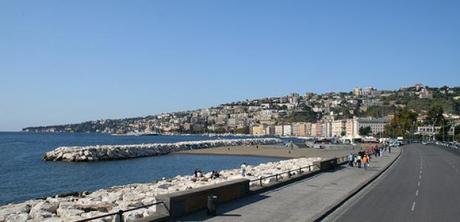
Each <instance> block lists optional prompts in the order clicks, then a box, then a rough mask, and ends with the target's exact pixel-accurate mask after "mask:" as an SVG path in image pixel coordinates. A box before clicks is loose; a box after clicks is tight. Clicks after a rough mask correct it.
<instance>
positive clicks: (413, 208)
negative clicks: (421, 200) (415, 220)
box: [410, 201, 415, 211]
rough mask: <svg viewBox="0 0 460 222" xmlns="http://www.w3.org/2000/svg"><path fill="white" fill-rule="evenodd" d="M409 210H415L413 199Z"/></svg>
mask: <svg viewBox="0 0 460 222" xmlns="http://www.w3.org/2000/svg"><path fill="white" fill-rule="evenodd" d="M410 210H411V211H414V210H415V201H414V202H412V208H411V209H410Z"/></svg>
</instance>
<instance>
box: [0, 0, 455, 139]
mask: <svg viewBox="0 0 460 222" xmlns="http://www.w3.org/2000/svg"><path fill="white" fill-rule="evenodd" d="M459 11H460V1H439V0H436V1H389V0H386V1H369V0H365V1H353V0H350V1H342V0H337V1H332V0H330V1H329V0H325V1H309V0H304V1H251V0H249V1H248V0H243V1H237V0H232V1H215V0H210V1H189V0H184V1H171V0H168V1H102V0H101V1H94V0H80V1H59V0H56V1H47V0H43V1H21V0H18V1H9V0H4V1H0V131H5V130H19V129H21V128H22V127H26V126H35V125H49V124H64V123H73V122H80V121H85V120H94V119H101V118H122V117H135V116H144V115H149V114H156V113H160V112H169V111H180V110H189V109H195V108H203V107H208V106H211V105H217V104H221V103H225V102H231V101H237V100H241V99H246V98H260V97H266V96H278V95H284V94H288V93H290V92H299V93H304V92H307V91H312V92H326V91H350V90H351V89H352V88H353V87H356V86H374V87H377V88H384V89H397V88H399V87H400V86H407V85H412V84H414V83H417V82H421V83H424V84H427V85H431V86H441V85H445V84H447V85H450V86H454V85H456V86H458V85H460V84H459V83H460V74H459V73H460V13H458V12H459Z"/></svg>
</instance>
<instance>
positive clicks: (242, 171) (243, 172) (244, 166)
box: [241, 163, 247, 177]
mask: <svg viewBox="0 0 460 222" xmlns="http://www.w3.org/2000/svg"><path fill="white" fill-rule="evenodd" d="M246 167H247V166H246V163H243V164H241V176H243V177H245V176H246Z"/></svg>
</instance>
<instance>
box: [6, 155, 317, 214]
mask: <svg viewBox="0 0 460 222" xmlns="http://www.w3.org/2000/svg"><path fill="white" fill-rule="evenodd" d="M319 160H321V158H299V159H290V160H283V161H279V162H268V163H263V164H260V165H257V166H250V165H249V166H248V167H247V168H246V178H248V179H251V180H252V179H258V178H261V177H264V176H270V175H275V174H279V173H281V172H285V171H289V170H292V172H293V174H296V173H297V172H298V171H296V170H297V169H299V168H300V167H304V166H308V165H311V164H312V163H313V162H315V161H319ZM304 171H308V169H305V170H304ZM219 174H220V177H219V178H215V179H211V173H205V174H204V176H203V177H194V176H193V175H187V176H176V177H174V178H170V179H163V180H160V181H156V182H153V183H145V184H130V185H125V186H117V187H112V188H109V189H101V190H97V191H95V192H92V193H85V192H83V193H81V194H80V195H78V196H69V197H48V198H46V199H44V200H29V201H26V202H23V203H19V204H9V205H4V206H0V222H12V221H15V222H22V221H24V222H25V221H27V222H33V221H49V222H51V221H52V222H64V221H75V220H81V219H85V218H90V217H95V216H98V215H103V214H106V213H108V212H110V213H111V212H117V211H118V210H127V209H130V208H135V207H139V206H142V205H145V204H150V203H154V202H155V201H157V199H156V197H157V196H158V195H163V194H169V193H173V192H178V191H184V190H189V189H194V188H197V187H202V186H206V185H211V184H217V183H222V182H225V181H229V180H234V179H238V178H242V176H241V173H240V169H230V170H222V171H220V172H219ZM284 176H287V175H284ZM273 180H274V178H273V179H266V180H263V183H264V184H266V183H270V182H272V181H273ZM256 184H257V183H254V184H251V186H255V185H256ZM159 207H162V206H160V205H158V206H153V207H150V208H142V209H139V210H136V211H131V212H128V213H125V214H124V218H125V221H133V220H136V219H142V218H145V217H148V216H152V215H154V214H155V213H156V212H157V208H159ZM115 220H116V219H115V217H113V216H112V217H106V218H102V219H98V220H94V221H100V222H102V221H104V222H108V221H115Z"/></svg>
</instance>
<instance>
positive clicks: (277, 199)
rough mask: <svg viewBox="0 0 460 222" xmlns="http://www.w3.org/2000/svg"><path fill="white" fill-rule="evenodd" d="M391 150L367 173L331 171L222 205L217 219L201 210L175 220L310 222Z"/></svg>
mask: <svg viewBox="0 0 460 222" xmlns="http://www.w3.org/2000/svg"><path fill="white" fill-rule="evenodd" d="M392 151H393V152H392V153H388V152H386V153H384V155H383V156H382V157H378V158H373V159H372V160H371V162H370V168H369V169H367V170H364V169H362V168H352V167H347V166H343V167H341V168H340V169H338V170H336V171H334V172H325V173H321V174H318V175H316V176H313V177H311V178H308V179H305V180H301V181H298V182H295V183H292V184H289V185H286V186H283V187H281V188H278V189H274V190H270V191H267V192H263V193H260V194H255V195H251V196H248V197H245V198H242V199H239V200H236V201H232V202H230V203H226V204H222V205H220V206H219V207H218V216H216V217H207V216H206V213H205V212H204V211H201V212H198V213H195V214H192V215H189V216H187V217H184V218H179V219H178V221H197V220H199V221H202V220H205V221H251V222H254V221H263V222H270V221H311V220H313V219H314V218H317V217H318V216H319V215H321V214H322V213H324V212H325V211H327V210H328V209H330V208H331V207H332V206H334V205H335V204H337V203H338V202H340V201H341V200H343V199H344V198H345V197H346V196H348V195H349V194H350V193H352V192H353V191H354V190H356V189H357V187H359V186H360V185H362V184H364V183H366V182H367V181H369V180H370V179H371V178H372V177H374V176H375V175H377V174H378V173H379V172H381V171H382V170H383V169H384V168H385V167H386V166H388V165H389V164H390V163H391V162H392V161H393V160H394V159H395V158H396V157H397V156H398V154H399V152H400V149H399V148H397V149H393V150H392Z"/></svg>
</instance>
